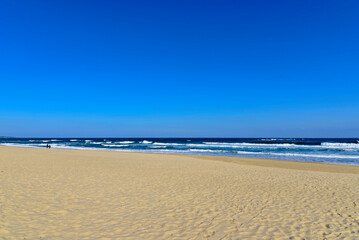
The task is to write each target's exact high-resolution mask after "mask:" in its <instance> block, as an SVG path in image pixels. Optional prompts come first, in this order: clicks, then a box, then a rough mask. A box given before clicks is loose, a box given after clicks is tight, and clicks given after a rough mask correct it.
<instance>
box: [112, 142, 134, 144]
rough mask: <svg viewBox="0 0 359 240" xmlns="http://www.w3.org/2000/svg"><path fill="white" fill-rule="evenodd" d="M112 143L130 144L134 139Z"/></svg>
mask: <svg viewBox="0 0 359 240" xmlns="http://www.w3.org/2000/svg"><path fill="white" fill-rule="evenodd" d="M114 143H123V144H131V143H134V141H120V142H114Z"/></svg>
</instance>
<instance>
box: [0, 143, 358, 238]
mask: <svg viewBox="0 0 359 240" xmlns="http://www.w3.org/2000/svg"><path fill="white" fill-rule="evenodd" d="M0 181H1V187H0V206H1V209H0V211H1V214H0V239H16V240H17V239H359V166H344V165H328V164H315V163H303V162H290V161H276V160H264V159H246V158H229V157H209V156H189V155H166V154H150V153H124V152H110V151H78V150H56V149H51V150H49V149H34V148H14V147H0Z"/></svg>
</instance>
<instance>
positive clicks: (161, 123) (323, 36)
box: [0, 0, 359, 137]
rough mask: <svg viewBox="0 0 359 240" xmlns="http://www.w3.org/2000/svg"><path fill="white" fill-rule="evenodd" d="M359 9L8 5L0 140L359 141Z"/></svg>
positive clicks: (258, 4) (0, 69) (267, 4)
mask: <svg viewBox="0 0 359 240" xmlns="http://www.w3.org/2000/svg"><path fill="white" fill-rule="evenodd" d="M358 16H359V2H358V1H354V0H353V1H343V2H340V1H330V0H328V1H211V0H209V1H41V0H39V1H10V0H5V1H1V3H0V23H1V25H0V26H1V27H0V34H1V35H0V36H1V37H0V52H1V54H0V136H2V135H3V136H17V137H359V94H358V92H359V44H358V42H359V18H358Z"/></svg>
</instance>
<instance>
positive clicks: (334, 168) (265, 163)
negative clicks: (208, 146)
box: [0, 145, 359, 174]
mask: <svg viewBox="0 0 359 240" xmlns="http://www.w3.org/2000/svg"><path fill="white" fill-rule="evenodd" d="M1 148H16V149H40V150H46V151H80V152H82V151H83V152H107V153H118V154H122V153H124V154H144V155H164V156H166V155H169V156H179V157H182V156H183V157H190V158H195V159H202V160H211V161H220V162H228V163H235V164H242V165H253V166H260V167H274V168H275V167H277V168H284V169H293V170H304V171H316V172H332V173H352V174H359V165H349V164H337V163H316V162H306V161H294V160H279V159H267V158H246V157H231V156H211V155H197V154H176V153H151V152H136V151H114V150H107V149H104V150H97V149H88V150H85V149H60V148H52V149H46V148H40V147H17V146H16V147H15V146H1V145H0V149H1Z"/></svg>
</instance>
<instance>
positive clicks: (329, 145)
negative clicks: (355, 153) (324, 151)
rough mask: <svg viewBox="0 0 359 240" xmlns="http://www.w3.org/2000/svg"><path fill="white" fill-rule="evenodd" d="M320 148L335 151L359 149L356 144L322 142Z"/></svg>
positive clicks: (358, 145)
mask: <svg viewBox="0 0 359 240" xmlns="http://www.w3.org/2000/svg"><path fill="white" fill-rule="evenodd" d="M321 146H323V147H326V148H337V149H347V148H349V149H359V144H358V143H330V142H323V143H322V144H321Z"/></svg>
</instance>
